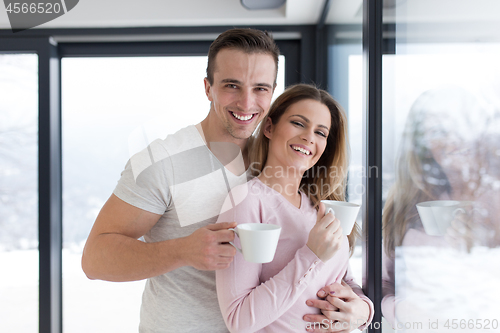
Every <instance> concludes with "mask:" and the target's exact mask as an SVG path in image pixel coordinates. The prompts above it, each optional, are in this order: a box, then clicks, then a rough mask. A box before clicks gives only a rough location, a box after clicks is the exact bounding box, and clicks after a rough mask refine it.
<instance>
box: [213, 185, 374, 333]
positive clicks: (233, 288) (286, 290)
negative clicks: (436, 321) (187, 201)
mask: <svg viewBox="0 0 500 333" xmlns="http://www.w3.org/2000/svg"><path fill="white" fill-rule="evenodd" d="M301 195H302V201H301V207H300V208H297V207H295V206H294V205H292V204H291V203H290V202H289V201H287V200H286V199H285V198H284V197H283V196H282V195H281V194H279V193H278V192H277V191H275V190H273V189H271V188H269V187H268V186H266V185H265V184H263V183H262V182H261V181H260V180H259V179H258V178H254V179H252V180H251V181H250V182H248V183H247V184H244V185H241V186H239V187H236V188H235V189H233V191H232V192H231V195H230V196H228V199H227V200H226V203H225V204H224V207H223V212H222V213H221V215H220V216H219V220H218V222H225V221H236V222H238V223H239V224H242V223H269V224H277V225H279V226H281V228H282V230H281V235H280V240H279V242H278V247H277V249H276V254H275V257H274V260H273V261H272V262H270V263H266V264H255V263H250V262H247V261H245V259H243V256H242V255H241V254H240V253H237V254H236V256H235V257H234V261H233V263H232V264H231V266H230V267H229V268H227V269H225V270H218V271H216V278H217V295H218V299H219V306H220V309H221V312H222V316H223V318H224V321H225V322H226V325H227V327H228V328H229V330H230V331H231V332H304V331H305V327H306V325H307V322H305V321H304V320H303V319H302V318H303V316H304V315H306V314H314V313H317V314H319V313H320V310H319V309H317V308H314V307H309V306H307V305H306V300H308V299H314V298H317V296H316V293H317V292H318V291H319V290H320V289H321V288H323V287H324V286H326V285H330V284H332V283H334V282H338V283H340V281H341V280H342V279H344V281H345V282H346V283H347V284H349V286H350V287H351V288H352V289H353V290H354V292H355V293H356V294H357V295H358V296H360V297H361V298H362V299H363V300H365V301H366V302H367V303H368V304H369V305H370V321H371V319H372V317H373V304H372V303H371V301H370V300H369V299H368V298H367V297H366V296H365V295H364V294H363V291H362V290H361V288H360V287H359V286H358V285H357V284H356V282H355V281H354V279H353V277H352V275H351V274H350V272H349V263H348V260H349V243H348V240H347V237H345V239H344V242H343V244H342V247H341V248H340V250H339V251H338V252H337V253H336V254H335V256H334V257H333V258H331V259H330V260H329V261H328V262H326V263H324V262H322V261H321V260H320V259H318V257H317V256H316V255H315V254H314V253H313V252H312V251H311V250H310V249H309V248H308V247H307V245H306V243H307V239H308V236H309V231H310V230H311V228H312V227H313V226H314V225H315V223H316V218H317V211H316V209H315V208H314V207H313V206H312V203H311V201H310V200H309V198H308V197H307V196H306V195H305V194H304V193H301ZM231 202H234V203H235V205H236V206H235V207H234V208H232V204H231ZM235 244H236V245H238V246H240V244H239V240H238V237H236V239H235ZM360 324H362V323H360Z"/></svg>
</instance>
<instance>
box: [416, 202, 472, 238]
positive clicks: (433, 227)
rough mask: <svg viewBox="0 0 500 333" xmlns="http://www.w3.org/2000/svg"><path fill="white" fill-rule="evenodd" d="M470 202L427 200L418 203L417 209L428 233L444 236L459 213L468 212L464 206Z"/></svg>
mask: <svg viewBox="0 0 500 333" xmlns="http://www.w3.org/2000/svg"><path fill="white" fill-rule="evenodd" d="M469 204H470V202H466V201H456V200H435V201H426V202H420V203H418V204H417V211H418V215H419V216H420V220H421V221H422V225H423V226H424V230H425V232H426V233H427V234H428V235H430V236H444V235H445V234H446V230H447V229H448V228H449V227H450V226H451V223H452V221H453V219H454V218H455V217H456V216H457V214H459V213H462V214H464V213H466V211H465V209H464V207H466V206H467V205H469Z"/></svg>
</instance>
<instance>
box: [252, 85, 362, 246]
mask: <svg viewBox="0 0 500 333" xmlns="http://www.w3.org/2000/svg"><path fill="white" fill-rule="evenodd" d="M306 99H311V100H315V101H318V102H320V103H322V104H324V105H325V106H326V107H328V109H329V110H330V115H331V126H330V131H329V134H328V137H327V143H326V147H325V151H324V152H323V154H322V155H321V157H320V159H319V160H318V162H317V163H316V164H315V165H314V166H313V167H312V168H311V169H309V170H307V171H306V172H305V173H304V176H303V177H302V180H301V183H300V190H302V191H303V192H304V193H305V194H306V195H307V196H308V197H309V198H310V199H311V201H312V203H313V204H314V205H315V206H316V207H317V206H318V205H319V203H320V201H321V200H338V201H345V192H346V184H347V169H348V166H349V141H348V136H347V135H348V133H347V117H346V115H345V112H344V110H343V109H342V107H341V106H340V104H339V103H337V101H335V100H334V99H333V97H332V96H330V94H328V92H326V91H324V90H321V89H318V88H316V87H315V86H313V85H309V84H297V85H293V86H290V87H288V88H287V89H286V90H285V91H284V92H283V93H282V94H281V95H280V96H279V97H278V98H276V100H275V101H274V102H273V104H272V105H271V108H270V110H269V113H268V114H267V116H266V118H265V119H264V120H263V121H262V123H261V124H260V126H259V127H258V129H257V132H256V135H255V136H254V137H252V139H251V140H252V141H251V143H250V149H249V157H250V162H251V171H252V173H253V175H254V176H258V175H259V174H260V173H261V172H262V170H263V169H264V167H265V165H266V161H267V155H268V153H269V139H268V138H267V137H266V136H265V135H264V125H265V124H266V122H267V119H268V118H269V119H270V120H271V122H272V124H273V125H276V124H277V123H278V122H279V120H280V118H281V116H282V115H283V114H284V113H285V111H286V110H287V109H288V108H289V107H290V106H291V105H293V104H295V103H297V102H299V101H302V100H306ZM359 234H360V233H359V227H358V226H357V224H356V225H355V227H354V229H353V232H351V234H350V235H349V236H348V238H349V249H350V252H351V254H352V253H353V251H354V246H355V240H356V238H357V237H358V236H359Z"/></svg>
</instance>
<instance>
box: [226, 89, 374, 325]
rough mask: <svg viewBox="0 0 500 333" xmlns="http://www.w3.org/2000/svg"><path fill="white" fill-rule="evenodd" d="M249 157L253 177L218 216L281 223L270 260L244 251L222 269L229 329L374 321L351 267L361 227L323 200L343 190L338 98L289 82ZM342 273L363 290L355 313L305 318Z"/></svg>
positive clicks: (344, 158) (334, 301)
mask: <svg viewBox="0 0 500 333" xmlns="http://www.w3.org/2000/svg"><path fill="white" fill-rule="evenodd" d="M250 159H251V162H252V171H253V172H254V175H255V176H256V177H255V178H253V179H252V180H251V181H249V182H248V183H247V184H244V185H242V186H240V187H237V188H235V189H233V191H232V192H231V194H230V196H229V197H228V199H227V200H226V203H225V205H224V207H223V210H222V211H223V212H222V213H221V215H220V216H219V221H221V222H222V221H236V222H238V223H269V224H277V225H280V226H281V227H282V230H281V235H280V240H279V243H278V247H277V249H276V254H275V257H274V260H273V261H272V262H270V263H266V264H254V263H249V262H246V261H245V260H244V259H243V256H241V255H240V254H237V255H236V256H235V257H234V261H233V263H232V264H231V266H230V267H229V268H228V269H225V270H219V271H217V272H216V276H217V294H218V298H219V305H220V308H221V311H222V315H223V317H224V320H225V322H226V325H227V326H228V328H229V330H230V331H231V332H256V331H258V332H290V331H304V329H306V328H308V330H309V331H313V330H314V329H316V330H320V329H323V330H327V331H339V332H340V331H342V332H350V331H352V330H353V329H355V328H358V327H359V326H362V325H363V324H365V323H367V322H369V321H370V320H371V318H372V317H373V305H372V303H371V302H370V300H369V299H368V298H367V297H366V296H364V295H363V293H362V291H361V289H360V288H359V286H358V285H357V284H356V283H355V282H354V280H353V278H352V276H351V274H350V272H349V264H348V259H349V256H350V252H351V253H352V251H353V249H354V241H355V237H356V235H357V234H358V232H357V229H356V228H355V230H354V231H353V232H352V233H351V234H350V236H349V237H346V236H343V234H342V228H341V227H340V222H339V221H338V220H337V219H335V217H334V215H333V214H332V213H328V214H326V215H325V207H324V205H323V204H322V203H320V200H323V199H332V200H344V199H345V196H344V193H345V184H346V171H347V166H348V149H347V121H346V117H345V115H344V112H343V111H342V109H341V107H340V106H339V105H338V104H337V103H336V102H335V101H334V100H333V98H332V97H331V96H330V95H329V94H328V93H327V92H325V91H323V90H319V89H317V88H315V87H313V86H310V85H304V84H300V85H295V86H292V87H290V88H288V89H287V90H286V91H285V92H284V93H283V94H282V95H281V96H279V97H278V98H277V99H276V101H275V102H274V103H273V105H272V106H271V108H270V111H269V114H268V116H267V117H266V118H265V119H264V121H263V122H262V124H261V126H260V127H259V129H258V131H257V134H256V137H255V140H254V142H253V143H252V149H251V150H250ZM231 203H235V204H236V206H234V207H232V206H231ZM227 207H229V208H227ZM236 242H238V240H236ZM342 280H344V281H345V282H346V283H347V284H348V285H349V286H350V287H351V288H353V290H355V291H356V294H358V295H359V297H358V296H356V295H355V297H356V298H357V300H356V301H357V302H356V303H355V304H356V306H355V311H356V315H357V316H356V320H352V317H349V318H350V319H349V321H351V322H350V323H349V322H344V320H345V319H346V318H348V317H347V315H346V314H344V313H342V311H341V312H336V314H338V317H335V316H330V317H328V318H335V319H337V320H338V321H339V323H338V325H337V326H335V323H334V322H329V321H327V320H325V321H323V322H322V323H315V324H313V323H307V322H306V321H304V319H303V317H304V315H306V314H311V313H312V312H314V311H315V310H316V312H317V313H318V314H319V311H320V310H319V309H317V308H314V307H310V306H309V305H308V304H311V303H307V302H309V301H308V300H309V299H311V298H315V297H316V292H317V291H318V290H320V289H321V288H323V287H324V286H327V285H330V284H332V283H335V282H337V283H341V281H342ZM328 300H330V302H331V304H330V306H329V307H328V308H327V309H326V310H330V311H335V310H338V309H340V308H341V307H342V306H343V305H342V304H343V303H342V302H343V301H342V300H341V299H339V298H336V297H329V298H328ZM324 312H326V311H324ZM320 324H321V325H320ZM339 324H344V327H342V325H339Z"/></svg>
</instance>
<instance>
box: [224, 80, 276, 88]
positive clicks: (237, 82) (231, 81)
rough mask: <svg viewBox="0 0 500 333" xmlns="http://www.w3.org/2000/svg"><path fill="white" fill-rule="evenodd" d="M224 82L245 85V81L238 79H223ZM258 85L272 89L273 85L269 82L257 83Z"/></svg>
mask: <svg viewBox="0 0 500 333" xmlns="http://www.w3.org/2000/svg"><path fill="white" fill-rule="evenodd" d="M221 82H222V83H233V84H238V85H243V82H241V81H239V80H236V79H223V80H222V81H221ZM255 86H256V87H266V88H269V89H272V88H273V86H272V85H270V84H268V83H257V84H255Z"/></svg>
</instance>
